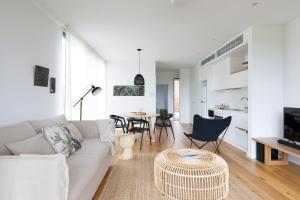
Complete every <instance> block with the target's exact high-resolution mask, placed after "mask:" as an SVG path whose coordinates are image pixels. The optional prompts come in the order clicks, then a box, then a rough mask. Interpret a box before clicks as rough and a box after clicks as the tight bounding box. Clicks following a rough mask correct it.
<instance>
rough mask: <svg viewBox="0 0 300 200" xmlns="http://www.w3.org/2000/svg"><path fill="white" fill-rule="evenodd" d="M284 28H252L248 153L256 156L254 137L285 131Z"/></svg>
mask: <svg viewBox="0 0 300 200" xmlns="http://www.w3.org/2000/svg"><path fill="white" fill-rule="evenodd" d="M283 54H284V27H283V26H282V25H261V26H256V27H254V28H253V29H252V42H250V43H249V68H248V76H249V78H248V92H249V93H248V95H249V124H248V128H249V138H248V141H251V144H249V147H248V150H249V152H248V155H249V156H250V157H252V158H255V155H256V153H255V151H256V147H255V143H254V142H253V141H252V138H253V137H279V136H280V135H281V134H282V130H283V114H282V108H283Z"/></svg>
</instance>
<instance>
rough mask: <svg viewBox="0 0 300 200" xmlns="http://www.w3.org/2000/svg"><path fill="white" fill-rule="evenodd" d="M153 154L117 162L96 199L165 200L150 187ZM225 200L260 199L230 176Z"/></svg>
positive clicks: (151, 182) (165, 199)
mask: <svg viewBox="0 0 300 200" xmlns="http://www.w3.org/2000/svg"><path fill="white" fill-rule="evenodd" d="M156 155H157V154H155V153H139V154H136V155H135V156H134V159H132V160H129V161H122V160H117V161H116V162H115V163H114V164H113V166H112V170H111V172H110V174H109V177H108V181H107V183H106V185H105V186H104V189H103V191H102V194H101V196H100V198H99V200H167V198H166V197H164V196H162V195H161V194H160V193H159V191H158V190H157V189H156V187H155V185H154V175H153V174H154V172H153V170H154V169H153V164H154V158H155V156H156ZM226 200H260V198H259V197H258V196H257V195H256V194H255V193H254V192H252V191H251V190H250V189H249V188H247V187H246V186H245V185H244V184H242V183H241V181H240V180H239V179H238V178H236V177H233V176H231V177H230V190H229V195H228V197H227V198H226Z"/></svg>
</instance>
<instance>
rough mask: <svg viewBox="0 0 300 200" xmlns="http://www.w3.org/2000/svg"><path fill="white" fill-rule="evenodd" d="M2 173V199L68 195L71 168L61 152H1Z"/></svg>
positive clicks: (64, 199)
mask: <svg viewBox="0 0 300 200" xmlns="http://www.w3.org/2000/svg"><path fill="white" fill-rule="evenodd" d="M45 172H46V173H45ZM0 177H1V178H0V199H10V200H19V199H24V200H25V199H30V200H40V199H43V200H53V199H57V200H67V198H68V189H69V168H68V165H67V163H66V159H65V157H64V156H62V155H60V154H56V155H20V156H0Z"/></svg>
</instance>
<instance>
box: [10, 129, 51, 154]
mask: <svg viewBox="0 0 300 200" xmlns="http://www.w3.org/2000/svg"><path fill="white" fill-rule="evenodd" d="M5 146H6V148H8V149H9V150H10V151H11V152H12V153H13V154H14V155H20V154H39V155H48V154H55V152H54V150H53V148H52V147H51V145H50V144H49V143H48V141H47V140H46V138H45V137H44V136H43V134H38V135H36V136H33V137H31V138H28V139H26V140H22V141H17V142H9V143H6V144H5Z"/></svg>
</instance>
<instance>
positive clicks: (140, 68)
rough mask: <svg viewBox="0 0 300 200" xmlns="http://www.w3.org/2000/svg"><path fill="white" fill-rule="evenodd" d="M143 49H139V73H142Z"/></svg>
mask: <svg viewBox="0 0 300 200" xmlns="http://www.w3.org/2000/svg"><path fill="white" fill-rule="evenodd" d="M141 50H142V49H138V52H139V74H140V73H141Z"/></svg>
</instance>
